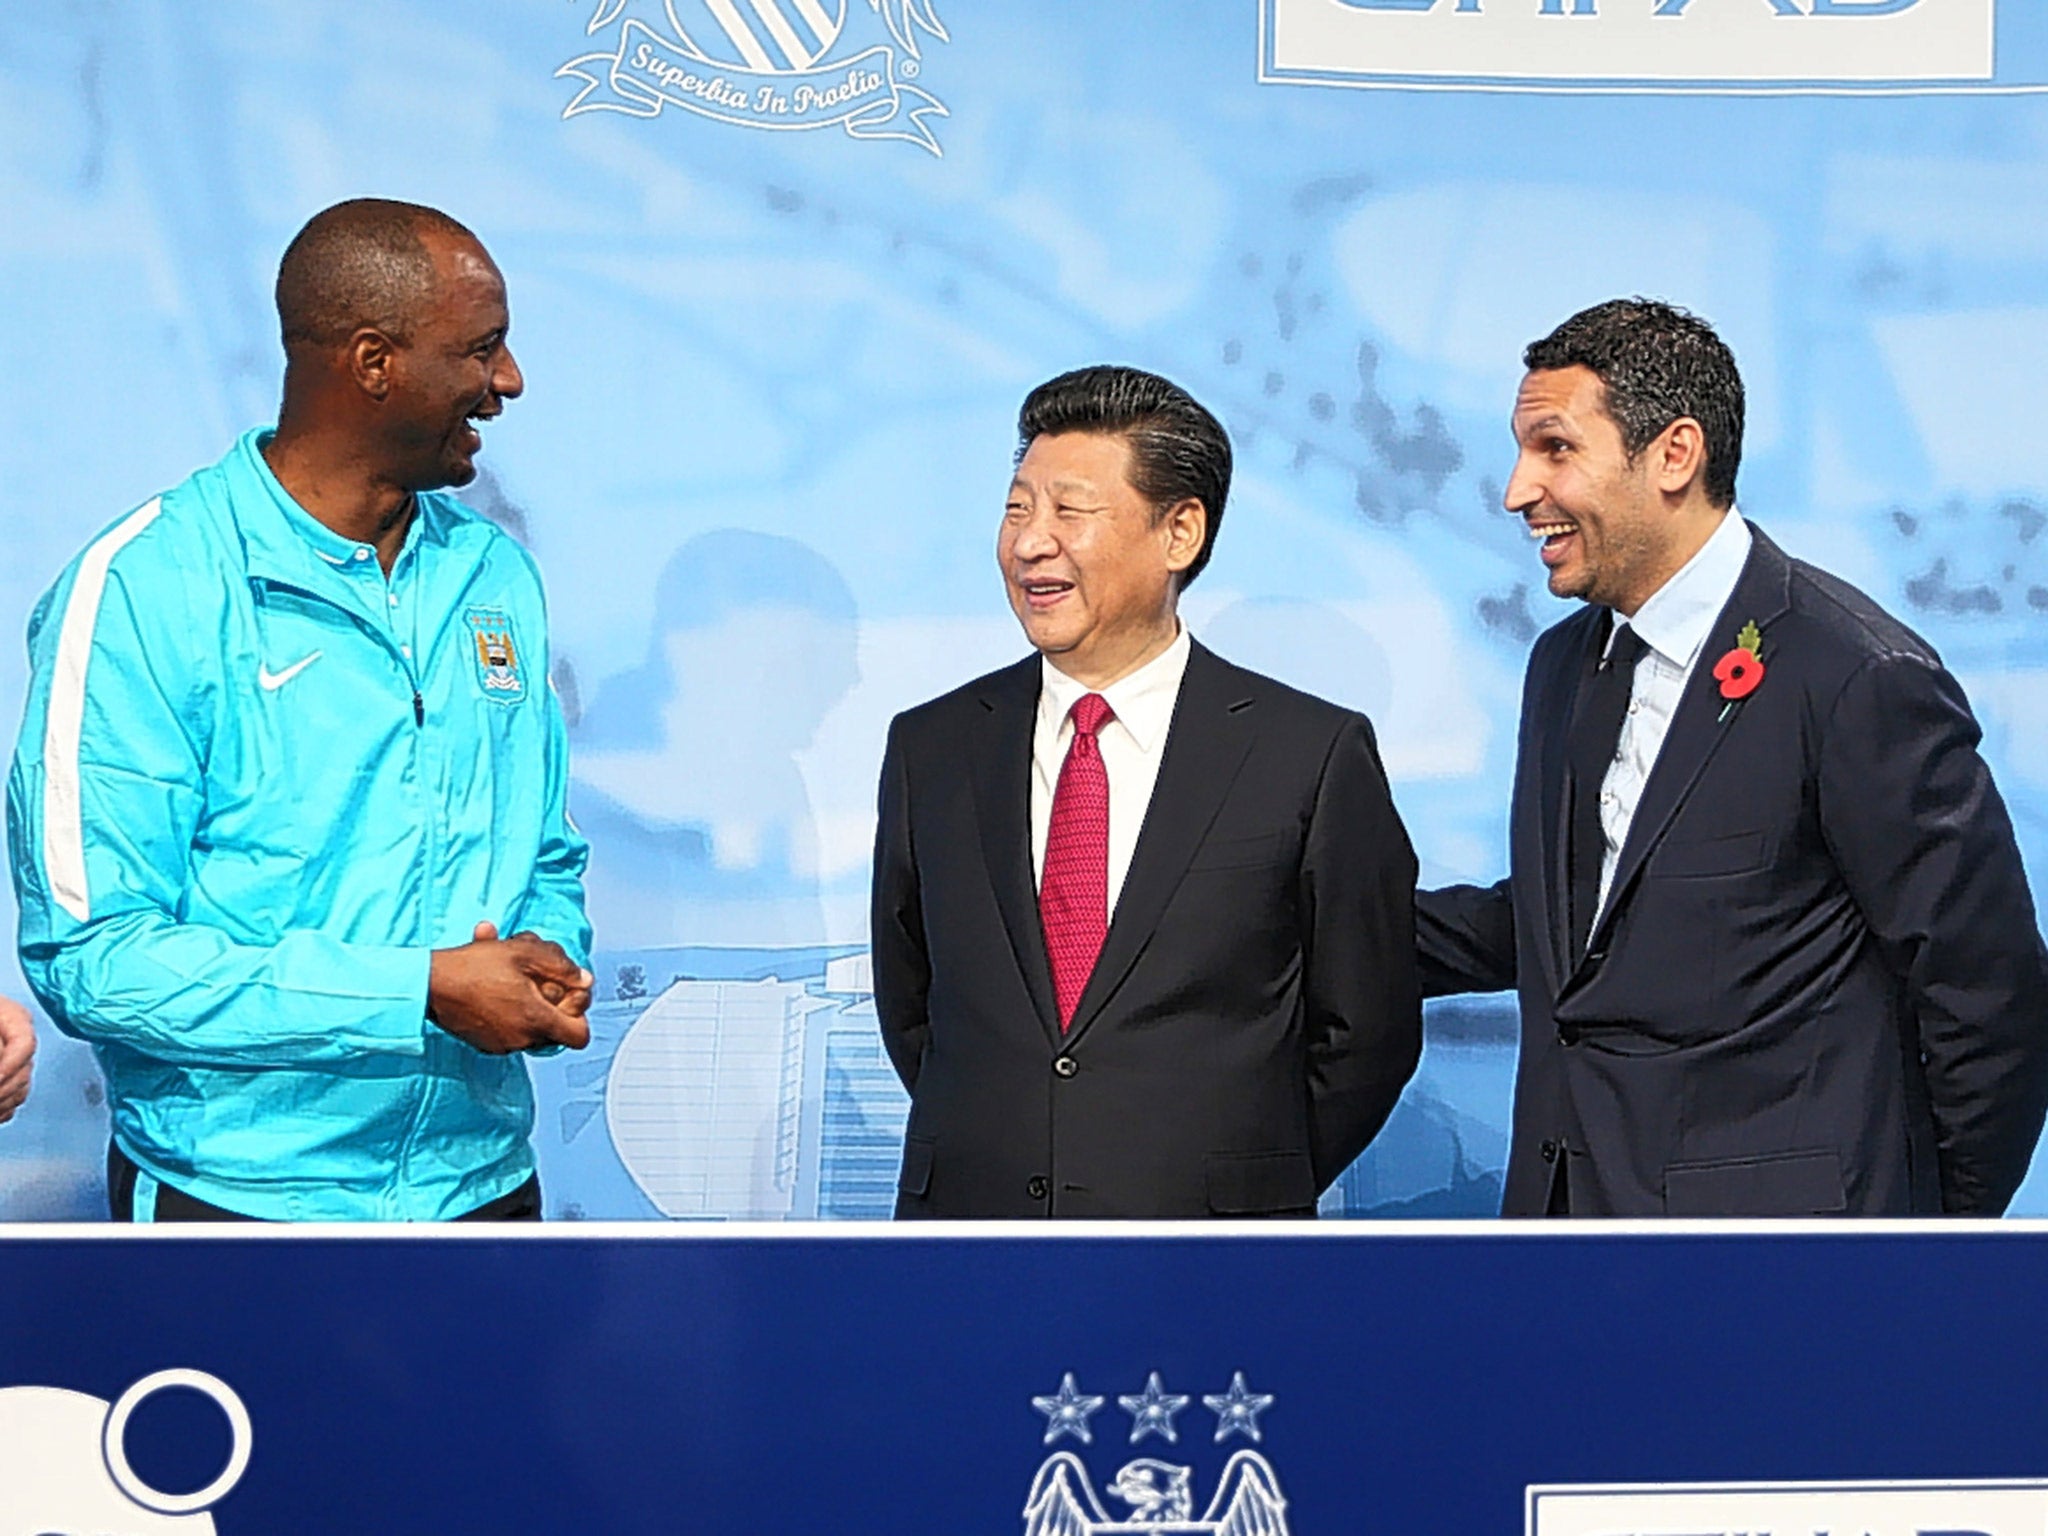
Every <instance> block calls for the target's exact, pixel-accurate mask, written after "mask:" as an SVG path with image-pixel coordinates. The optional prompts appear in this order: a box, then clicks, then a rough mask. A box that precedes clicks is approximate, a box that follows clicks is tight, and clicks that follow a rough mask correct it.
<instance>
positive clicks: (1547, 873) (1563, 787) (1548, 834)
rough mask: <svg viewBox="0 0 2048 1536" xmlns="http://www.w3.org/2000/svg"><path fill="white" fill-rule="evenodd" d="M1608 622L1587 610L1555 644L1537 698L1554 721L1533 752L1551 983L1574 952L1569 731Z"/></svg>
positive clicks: (1567, 971) (1567, 970)
mask: <svg viewBox="0 0 2048 1536" xmlns="http://www.w3.org/2000/svg"><path fill="white" fill-rule="evenodd" d="M1610 627H1611V626H1610V625H1609V624H1608V623H1607V621H1606V615H1605V614H1604V613H1602V612H1598V611H1589V612H1588V613H1587V615H1586V617H1585V620H1584V633H1582V634H1581V635H1580V636H1579V637H1578V642H1577V643H1576V644H1567V645H1563V646H1560V647H1559V648H1558V650H1559V656H1560V661H1559V664H1558V666H1557V667H1555V668H1554V669H1553V670H1552V672H1551V675H1550V677H1549V678H1548V679H1547V680H1546V681H1545V684H1544V687H1545V692H1544V694H1543V695H1542V698H1541V701H1540V707H1541V708H1542V710H1543V718H1544V719H1545V720H1546V721H1554V722H1556V724H1555V726H1546V727H1545V729H1544V730H1543V732H1542V738H1541V744H1540V746H1539V747H1538V751H1539V753H1540V754H1541V756H1540V758H1539V763H1540V769H1539V774H1540V776H1539V779H1538V791H1539V794H1540V796H1541V820H1542V836H1543V900H1544V903H1545V910H1544V926H1543V931H1544V932H1545V933H1546V934H1548V935H1549V936H1550V951H1549V953H1548V954H1547V955H1545V956H1544V959H1545V961H1546V962H1547V963H1548V965H1549V967H1550V978H1551V983H1552V985H1553V987H1555V986H1557V985H1560V984H1562V982H1563V981H1564V979H1565V978H1566V977H1567V976H1569V975H1571V972H1572V960H1573V958H1574V957H1573V955H1572V952H1571V948H1572V931H1571V924H1572V919H1571V905H1572V903H1571V836H1572V819H1571V804H1572V795H1573V793H1574V790H1575V786H1574V785H1573V783H1572V776H1571V735H1572V727H1573V725H1574V724H1575V723H1576V720H1577V716H1578V708H1579V694H1580V692H1581V691H1582V687H1583V684H1584V682H1585V677H1586V669H1587V668H1588V667H1589V666H1591V665H1592V664H1593V662H1594V661H1595V660H1596V659H1597V658H1598V656H1599V655H1600V653H1601V650H1602V648H1603V647H1604V646H1605V644H1606V641H1607V635H1608V633H1609V630H1610Z"/></svg>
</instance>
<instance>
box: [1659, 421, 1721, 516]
mask: <svg viewBox="0 0 2048 1536" xmlns="http://www.w3.org/2000/svg"><path fill="white" fill-rule="evenodd" d="M1650 473H1651V477H1652V478H1653V479H1654V480H1655V481H1656V483H1657V489H1658V490H1660V491H1662V492H1663V493H1664V494H1665V495H1666V496H1673V497H1678V498H1681V499H1682V498H1683V497H1684V496H1685V495H1686V493H1687V492H1688V491H1690V490H1691V489H1692V488H1693V487H1694V486H1695V485H1697V484H1699V483H1701V482H1703V481H1704V480H1705V479H1706V474H1707V434H1706V429H1705V428H1703V427H1702V426H1701V425H1700V424H1699V423H1698V422H1697V421H1695V420H1693V418H1692V417H1690V416H1681V417H1679V418H1678V420H1676V421H1674V422H1673V423H1671V425H1670V426H1668V427H1666V428H1665V429H1664V430H1663V432H1662V433H1661V434H1659V436H1658V438H1657V441H1656V442H1655V443H1653V444H1651V446H1650Z"/></svg>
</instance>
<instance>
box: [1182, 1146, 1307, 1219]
mask: <svg viewBox="0 0 2048 1536" xmlns="http://www.w3.org/2000/svg"><path fill="white" fill-rule="evenodd" d="M1204 1171H1205V1174H1206V1177H1207V1180H1208V1195H1209V1209H1210V1210H1212V1211H1214V1212H1215V1213H1216V1214H1217V1215H1218V1216H1256V1215H1260V1214H1263V1213H1264V1212H1267V1211H1298V1210H1302V1209H1305V1208H1309V1209H1312V1208H1313V1207H1314V1205H1315V1203H1316V1174H1315V1169H1314V1168H1312V1167H1310V1166H1309V1160H1308V1154H1307V1153H1306V1152H1249V1153H1244V1152H1240V1153H1235V1154H1231V1153H1221V1152H1218V1153H1212V1154H1211V1155H1210V1157H1209V1159H1208V1162H1207V1165H1206V1167H1205V1170H1204Z"/></svg>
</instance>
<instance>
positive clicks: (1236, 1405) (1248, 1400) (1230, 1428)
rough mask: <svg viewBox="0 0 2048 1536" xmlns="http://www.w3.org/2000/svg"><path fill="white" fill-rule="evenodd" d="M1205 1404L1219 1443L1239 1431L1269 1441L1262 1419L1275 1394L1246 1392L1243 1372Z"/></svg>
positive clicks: (1204, 1401) (1271, 1404) (1233, 1376)
mask: <svg viewBox="0 0 2048 1536" xmlns="http://www.w3.org/2000/svg"><path fill="white" fill-rule="evenodd" d="M1202 1403H1203V1405H1204V1406H1205V1407H1207V1408H1208V1410H1209V1411H1210V1412H1211V1413H1213V1414H1215V1415H1216V1438H1217V1440H1218V1441H1219V1442H1220V1441H1222V1440H1225V1439H1227V1438H1229V1437H1230V1436H1231V1435H1233V1434H1235V1433H1237V1432H1238V1431H1239V1430H1242V1431H1244V1433H1245V1434H1246V1435H1247V1436H1249V1437H1250V1438H1251V1439H1253V1440H1260V1439H1263V1438H1265V1437H1264V1436H1262V1435H1261V1434H1260V1433H1259V1415H1260V1414H1262V1413H1264V1412H1265V1411H1266V1410H1267V1409H1268V1408H1270V1407H1272V1406H1273V1394H1272V1393H1270V1392H1247V1391H1246V1390H1245V1389H1244V1372H1243V1371H1233V1372H1232V1373H1231V1377H1230V1390H1229V1391H1228V1392H1224V1393H1220V1394H1218V1395H1217V1396H1215V1397H1207V1396H1205V1397H1204V1398H1203V1399H1202ZM1047 1438H1048V1439H1050V1438H1051V1437H1050V1436H1048V1437H1047Z"/></svg>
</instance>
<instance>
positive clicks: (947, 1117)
mask: <svg viewBox="0 0 2048 1536" xmlns="http://www.w3.org/2000/svg"><path fill="white" fill-rule="evenodd" d="M1039 680H1040V672H1039V660H1038V658H1037V657H1036V656H1033V657H1031V658H1029V659H1027V660H1025V661H1022V662H1019V663H1018V664H1016V665H1015V666H1012V667H1006V668H1004V669H1003V670H1002V671H1000V672H994V673H991V674H989V675H988V676H987V677H984V678H981V679H979V680H977V681H975V682H972V683H969V684H968V685H967V686H966V687H964V688H960V689H956V690H955V691H954V692H952V693H949V694H947V695H945V696H944V697H943V698H939V699H934V700H933V701H932V702H930V703H928V704H925V705H921V706H920V707H918V708H916V709H913V710H910V711H908V712H907V713H905V714H903V715H900V716H898V717H897V719H896V721H895V723H894V724H893V725H892V726H891V727H890V731H889V748H888V754H887V757H886V759H885V760H884V763H883V767H882V786H881V817H880V822H879V824H878V826H877V829H876V833H875V866H874V907H873V944H874V967H875V1012H876V1014H877V1016H878V1017H879V1019H880V1021H881V1030H882V1039H883V1041H884V1043H885V1044H886V1045H887V1047H888V1050H889V1056H890V1059H891V1060H892V1061H893V1062H894V1064H895V1067H896V1071H897V1073H898V1074H899V1075H900V1076H901V1077H902V1079H903V1085H904V1087H906V1088H908V1089H909V1090H910V1097H911V1105H910V1124H909V1128H908V1133H907V1136H906V1140H905V1144H904V1151H903V1166H902V1173H901V1177H900V1179H899V1182H898V1193H897V1205H896V1211H897V1214H898V1215H899V1216H980V1217H999V1216H1177V1217H1189V1216H1280V1215H1292V1216H1312V1215H1314V1214H1315V1205H1316V1197H1317V1195H1318V1194H1319V1193H1321V1191H1322V1190H1323V1189H1324V1188H1326V1187H1327V1186H1328V1185H1329V1183H1330V1182H1331V1181H1332V1180H1333V1179H1335V1178H1336V1177H1337V1175H1338V1174H1340V1173H1342V1172H1343V1171H1344V1168H1345V1166H1346V1165H1347V1164H1348V1163H1350V1161H1351V1160H1352V1159H1353V1158H1354V1157H1356V1156H1357V1155H1358V1154H1359V1152H1361V1151H1362V1150H1363V1149H1364V1148H1365V1145H1366V1143H1367V1142H1369V1141H1370V1140H1371V1139H1372V1137H1373V1135H1374V1133H1375V1132H1377V1131H1378V1130H1379V1128H1380V1126H1381V1125H1382V1124H1383V1123H1384V1122H1385V1120H1386V1118H1387V1115H1388V1113H1389V1112H1390V1111H1391V1110H1392V1109H1393V1107H1394V1103H1395V1101H1396V1100H1397V1099H1398V1098H1399V1097H1400V1094H1401V1089H1402V1086H1403V1085H1404V1084H1405V1083H1406V1082H1407V1081H1408V1078H1409V1075H1410V1073H1412V1072H1413V1071H1414V1069H1415V1063H1416V1059H1417V1057H1418V1055H1419V1054H1420V1051H1421V1047H1422V1004H1421V998H1420V996H1419V992H1418V988H1417V982H1416V975H1415V925H1414V911H1413V904H1414V893H1415V856H1414V853H1413V852H1412V851H1411V850H1410V848H1409V845H1408V838H1407V835H1406V833H1404V832H1403V830H1402V828H1401V822H1400V819H1399V817H1398V816H1397V815H1396V814H1395V811H1394V806H1393V800H1392V798H1391V796H1390V795H1389V794H1388V791H1387V783H1386V779H1385V777H1384V776H1383V775H1382V773H1381V771H1380V762H1379V754H1378V751H1377V749H1376V748H1375V746H1374V743H1373V736H1372V729H1371V727H1370V726H1369V725H1368V724H1367V723H1366V720H1365V717H1364V716H1363V715H1359V714H1355V713H1353V712H1352V711H1350V710H1346V709H1340V708H1339V707H1338V706H1336V705H1334V704H1329V703H1325V702H1324V701H1323V700H1321V699H1317V698H1312V697H1310V696H1309V695H1308V694H1305V693H1298V692H1296V691H1295V690H1294V689H1292V688H1288V687H1286V686H1284V685H1282V684H1280V683H1276V682H1274V681H1272V680H1271V679H1270V678H1264V677H1260V676H1258V675H1257V674H1256V673H1252V672H1247V671H1244V670H1243V669H1242V668H1239V667H1234V666H1232V665H1231V664H1230V663H1229V662H1227V661H1224V660H1222V659H1220V658H1219V657H1217V656H1216V655H1215V654H1214V653H1213V652H1211V651H1209V650H1207V649H1206V648H1204V647H1203V646H1201V645H1200V644H1197V645H1195V646H1194V647H1193V648H1192V650H1191V651H1190V653H1189V655H1188V664H1187V672H1186V675H1185V676H1184V677H1183V679H1182V682H1181V690H1180V697H1179V699H1178V701H1177V702H1176V704H1175V706H1174V713H1173V725H1172V728H1171V730H1170V731H1169V733H1168V735H1167V740H1166V745H1165V749H1164V755H1163V756H1162V757H1161V759H1160V763H1159V777H1158V781H1157V783H1156V784H1155V786H1154V788H1153V791H1152V800H1151V803H1150V806H1149V807H1148V809H1147V811H1146V814H1145V819H1144V824H1143V830H1142V831H1141V832H1140V834H1139V837H1138V843H1137V848H1136V851H1135V852H1134V853H1133V855H1132V859H1131V867H1130V871H1129V873H1128V874H1127V875H1126V876H1125V879H1124V884H1123V889H1122V892H1121V894H1120V895H1119V897H1118V900H1117V904H1116V911H1115V913H1114V914H1113V917H1112V919H1111V922H1110V926H1109V933H1108V936H1107V938H1106V939H1105V940H1104V943H1103V947H1102V953H1101V957H1100V958H1099V959H1098V960H1097V961H1096V964H1095V970H1094V973H1093V975H1092V976H1091V977H1090V978H1089V981H1088V985H1087V988H1086V990H1084V991H1083V992H1082V994H1081V999H1080V1002H1079V1004H1078V1005H1077V1007H1076V1009H1075V1012H1074V1017H1073V1021H1072V1025H1071V1027H1070V1028H1069V1029H1068V1030H1066V1031H1065V1032H1064V1033H1062V1032H1061V1029H1060V1026H1059V1020H1058V1016H1057V1014H1056V1013H1055V1012H1054V1006H1053V988H1052V972H1051V967H1050V965H1049V963H1048V961H1047V959H1046V953H1045V934H1044V930H1043V928H1042V927H1041V925H1040V922H1039V916H1038V900H1037V894H1036V891H1035V888H1034V884H1033V878H1032V868H1031V843H1030V838H1031V743H1032V732H1033V728H1034V725H1035V722H1036V719H1037V713H1038V694H1039Z"/></svg>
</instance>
